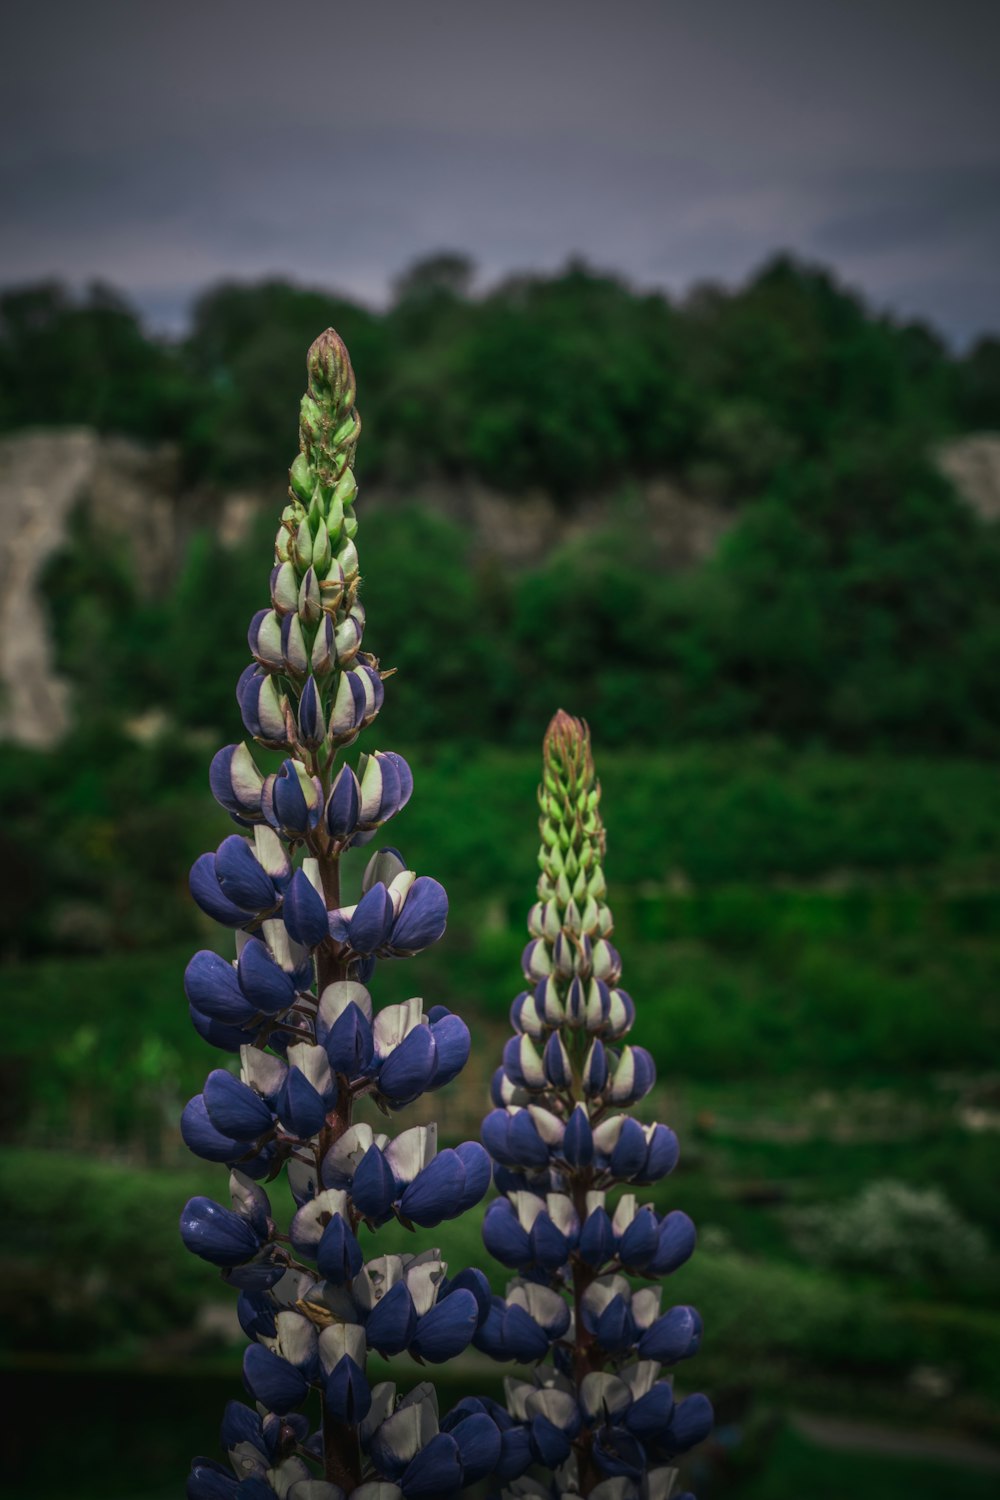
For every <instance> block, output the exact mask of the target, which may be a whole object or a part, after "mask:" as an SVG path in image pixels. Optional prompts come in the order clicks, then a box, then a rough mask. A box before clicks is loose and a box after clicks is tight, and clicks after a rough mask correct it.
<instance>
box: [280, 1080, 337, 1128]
mask: <svg viewBox="0 0 1000 1500" xmlns="http://www.w3.org/2000/svg"><path fill="white" fill-rule="evenodd" d="M278 1114H279V1116H280V1118H281V1123H282V1125H284V1127H285V1129H286V1130H287V1131H288V1133H289V1134H290V1135H294V1136H297V1137H298V1138H299V1139H300V1140H303V1141H305V1140H309V1139H310V1138H311V1137H312V1136H314V1135H317V1134H318V1133H319V1131H320V1130H322V1128H323V1124H324V1122H325V1120H326V1105H325V1104H324V1102H323V1097H322V1095H321V1094H319V1093H318V1092H317V1090H316V1089H315V1088H314V1087H313V1085H312V1084H311V1083H310V1082H309V1080H308V1078H307V1077H306V1076H305V1074H304V1073H303V1072H302V1071H301V1069H299V1068H289V1070H288V1077H287V1079H286V1080H285V1087H284V1089H283V1090H282V1094H281V1099H280V1100H279V1104H278Z"/></svg>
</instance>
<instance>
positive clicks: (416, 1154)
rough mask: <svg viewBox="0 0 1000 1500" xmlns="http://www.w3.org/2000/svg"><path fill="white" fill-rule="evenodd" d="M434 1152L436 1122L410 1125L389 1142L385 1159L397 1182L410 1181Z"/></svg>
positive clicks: (435, 1149) (431, 1157)
mask: <svg viewBox="0 0 1000 1500" xmlns="http://www.w3.org/2000/svg"><path fill="white" fill-rule="evenodd" d="M436 1153H437V1124H436V1123H433V1124H430V1125H411V1126H410V1128H409V1130H401V1131H400V1133H399V1135H397V1136H396V1138H395V1140H393V1141H390V1142H389V1144H388V1146H387V1147H386V1150H385V1159H386V1161H387V1162H388V1163H389V1166H390V1168H391V1169H392V1173H393V1176H394V1177H395V1178H396V1180H397V1182H412V1181H413V1179H414V1177H416V1175H417V1173H418V1172H420V1171H422V1170H423V1168H424V1167H426V1165H427V1163H428V1162H429V1161H433V1159H434V1156H435V1155H436Z"/></svg>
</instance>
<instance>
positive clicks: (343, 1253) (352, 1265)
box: [316, 1214, 364, 1286]
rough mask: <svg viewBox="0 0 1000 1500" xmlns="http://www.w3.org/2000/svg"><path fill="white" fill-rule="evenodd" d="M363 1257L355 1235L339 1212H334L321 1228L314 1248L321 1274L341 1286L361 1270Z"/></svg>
mask: <svg viewBox="0 0 1000 1500" xmlns="http://www.w3.org/2000/svg"><path fill="white" fill-rule="evenodd" d="M363 1262H364V1257H363V1256H362V1254H361V1246H360V1245H359V1244H358V1241H357V1237H356V1236H355V1234H354V1231H353V1230H352V1229H351V1227H350V1225H349V1224H348V1223H347V1221H346V1220H345V1219H344V1218H342V1216H341V1215H340V1214H334V1215H333V1217H332V1218H331V1219H330V1222H329V1223H328V1224H327V1225H326V1227H325V1228H324V1230H323V1235H322V1238H321V1239H320V1242H319V1245H318V1246H317V1249H316V1264H317V1266H318V1267H319V1273H320V1275H321V1276H325V1277H326V1278H327V1280H328V1281H332V1282H333V1283H334V1285H335V1286H342V1285H343V1283H344V1282H345V1281H350V1280H351V1278H352V1277H354V1276H357V1274H358V1272H359V1271H360V1270H361V1267H362V1264H363Z"/></svg>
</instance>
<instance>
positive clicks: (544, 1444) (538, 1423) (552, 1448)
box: [531, 1416, 573, 1469]
mask: <svg viewBox="0 0 1000 1500" xmlns="http://www.w3.org/2000/svg"><path fill="white" fill-rule="evenodd" d="M531 1448H532V1452H533V1453H534V1455H535V1457H536V1458H537V1460H538V1462H539V1463H540V1464H544V1465H545V1467H546V1468H547V1469H557V1468H558V1467H559V1465H560V1464H562V1463H565V1461H566V1459H567V1458H569V1455H570V1453H571V1452H572V1448H573V1444H572V1440H571V1438H570V1437H569V1434H568V1433H565V1432H563V1430H562V1428H561V1427H557V1426H556V1425H555V1423H554V1422H550V1421H549V1419H548V1418H547V1417H542V1416H538V1417H533V1418H532V1421H531Z"/></svg>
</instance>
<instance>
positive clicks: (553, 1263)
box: [529, 1209, 569, 1271]
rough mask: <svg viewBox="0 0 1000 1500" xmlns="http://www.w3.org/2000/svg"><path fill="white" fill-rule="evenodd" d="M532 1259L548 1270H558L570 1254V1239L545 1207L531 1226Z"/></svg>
mask: <svg viewBox="0 0 1000 1500" xmlns="http://www.w3.org/2000/svg"><path fill="white" fill-rule="evenodd" d="M529 1238H530V1240H531V1253H532V1259H533V1260H534V1261H535V1262H536V1264H537V1265H540V1266H542V1267H544V1269H545V1270H546V1271H556V1270H558V1269H559V1267H560V1266H562V1265H565V1263H566V1260H567V1257H568V1256H569V1241H568V1240H567V1238H566V1236H565V1235H564V1234H563V1233H562V1232H561V1230H559V1229H557V1228H556V1226H555V1225H554V1224H553V1222H552V1220H551V1219H550V1218H549V1216H548V1214H547V1213H546V1212H545V1210H544V1209H543V1210H542V1212H541V1213H540V1214H539V1215H538V1217H537V1218H536V1220H535V1222H534V1224H532V1226H531V1233H530V1236H529Z"/></svg>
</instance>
